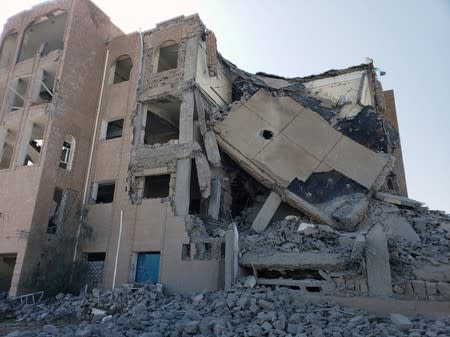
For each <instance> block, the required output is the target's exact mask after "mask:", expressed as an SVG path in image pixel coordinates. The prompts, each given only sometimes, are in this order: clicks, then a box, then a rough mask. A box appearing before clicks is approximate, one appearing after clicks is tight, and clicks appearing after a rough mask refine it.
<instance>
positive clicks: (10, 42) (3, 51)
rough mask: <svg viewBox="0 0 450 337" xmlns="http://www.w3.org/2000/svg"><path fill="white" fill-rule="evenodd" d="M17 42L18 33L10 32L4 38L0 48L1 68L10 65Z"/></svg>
mask: <svg viewBox="0 0 450 337" xmlns="http://www.w3.org/2000/svg"><path fill="white" fill-rule="evenodd" d="M16 44H17V33H9V34H8V35H6V36H5V38H4V39H3V42H2V45H1V48H0V69H1V68H6V67H9V65H10V64H11V63H12V60H13V58H14V54H15V52H16Z"/></svg>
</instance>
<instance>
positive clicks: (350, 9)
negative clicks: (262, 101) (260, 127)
mask: <svg viewBox="0 0 450 337" xmlns="http://www.w3.org/2000/svg"><path fill="white" fill-rule="evenodd" d="M93 1H94V2H95V3H96V4H97V5H98V6H99V7H100V8H101V9H102V10H103V11H104V12H106V14H108V15H109V16H110V18H111V19H112V21H113V22H114V23H115V24H116V25H117V26H119V28H121V29H122V30H123V31H125V32H126V33H129V32H132V31H137V30H139V29H141V30H143V31H144V30H148V29H151V28H153V27H154V26H155V24H156V23H158V22H160V21H164V20H166V19H169V18H172V17H174V16H178V15H181V14H184V15H189V14H193V13H198V14H199V15H200V17H201V18H202V20H203V22H204V23H205V24H206V26H207V27H208V28H209V29H211V30H213V31H214V32H215V34H216V37H217V43H218V49H219V51H220V52H221V53H222V55H223V56H224V57H226V58H227V59H229V60H230V61H231V62H233V63H235V64H236V65H237V66H239V67H240V68H242V69H245V70H247V71H250V72H257V71H264V72H266V73H272V74H278V75H281V76H286V77H296V76H306V75H311V74H317V73H321V72H324V71H326V70H329V69H339V68H346V67H349V66H352V65H356V64H360V63H363V62H364V60H365V58H366V57H370V58H372V59H373V60H374V62H375V66H376V67H378V68H380V69H382V70H384V71H386V73H387V74H386V75H385V76H384V77H382V78H381V80H382V83H383V87H384V89H385V90H388V89H394V92H395V98H396V105H397V114H398V119H399V124H400V133H401V141H402V146H403V156H404V161H405V168H406V177H407V183H408V190H409V196H410V197H411V198H414V199H417V200H420V201H423V202H425V203H426V204H427V205H428V206H429V207H430V208H433V209H441V210H445V211H447V212H448V213H450V102H449V101H448V100H449V99H450V1H449V0H423V1H417V0H396V1H392V0H379V1H360V0H348V1H344V0H342V1H341V0H328V1H325V0H315V1H310V0H278V1H274V0H271V1H269V0H226V1H225V0H223V1H218V0H192V1H188V0H179V1H175V0H164V1H148V0H125V1H119V0H93ZM39 2H41V1H38V0H15V1H11V0H0V24H3V23H4V22H5V21H6V19H7V18H8V17H9V16H11V15H13V14H15V13H17V12H19V11H21V10H23V9H27V8H29V7H31V6H32V5H34V4H36V3H39Z"/></svg>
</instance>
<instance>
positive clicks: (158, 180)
mask: <svg viewBox="0 0 450 337" xmlns="http://www.w3.org/2000/svg"><path fill="white" fill-rule="evenodd" d="M169 187H170V174H162V175H153V176H145V182H144V195H143V197H144V199H153V198H167V197H168V196H169Z"/></svg>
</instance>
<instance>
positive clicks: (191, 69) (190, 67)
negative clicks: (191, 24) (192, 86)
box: [183, 37, 198, 81]
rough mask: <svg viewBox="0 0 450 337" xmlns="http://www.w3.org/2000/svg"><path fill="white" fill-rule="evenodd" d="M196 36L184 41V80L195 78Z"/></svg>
mask: <svg viewBox="0 0 450 337" xmlns="http://www.w3.org/2000/svg"><path fill="white" fill-rule="evenodd" d="M197 51H198V46H197V38H196V37H192V38H190V39H189V40H187V42H186V56H185V61H184V78H183V79H184V80H185V81H191V80H192V81H193V80H195V74H196V72H197Z"/></svg>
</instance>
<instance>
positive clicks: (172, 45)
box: [157, 41, 178, 73]
mask: <svg viewBox="0 0 450 337" xmlns="http://www.w3.org/2000/svg"><path fill="white" fill-rule="evenodd" d="M177 66H178V44H177V43H176V42H175V41H166V42H164V43H162V44H161V45H160V46H159V55H158V68H157V72H158V73H160V72H162V71H166V70H170V69H175V68H177Z"/></svg>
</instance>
